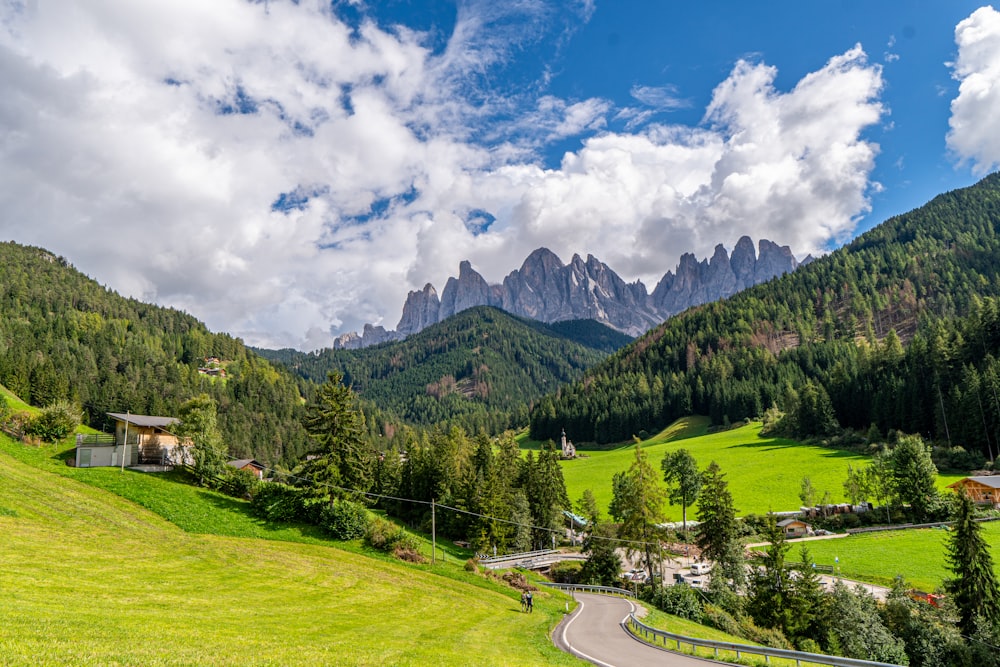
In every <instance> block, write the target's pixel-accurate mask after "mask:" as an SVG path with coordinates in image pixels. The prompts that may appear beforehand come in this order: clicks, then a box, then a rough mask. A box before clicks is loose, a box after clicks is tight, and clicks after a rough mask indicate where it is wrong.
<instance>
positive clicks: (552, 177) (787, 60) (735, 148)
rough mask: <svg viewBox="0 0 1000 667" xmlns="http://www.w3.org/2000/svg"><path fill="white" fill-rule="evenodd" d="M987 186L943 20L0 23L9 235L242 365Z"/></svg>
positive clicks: (772, 6)
mask: <svg viewBox="0 0 1000 667" xmlns="http://www.w3.org/2000/svg"><path fill="white" fill-rule="evenodd" d="M998 165H1000V12H998V11H997V10H995V9H994V8H993V7H991V6H989V5H983V4H982V3H979V2H964V1H962V0H948V1H944V0H940V1H933V2H931V1H923V0H897V1H889V0H885V1H883V2H866V1H864V0H829V1H825V0H816V1H815V2H802V1H801V0H794V1H786V0H769V1H768V2H763V3H751V2H746V1H745V0H742V1H740V2H727V1H716V2H702V3H672V2H648V1H646V0H613V1H612V0H564V1H561V2H560V1H555V0H552V1H550V0H505V1H503V2H497V1H496V0H457V1H455V0H452V1H438V0H427V1H424V2H418V1H416V0H410V1H407V0H382V1H380V2H366V1H364V0H341V1H336V0H335V1H334V2H332V3H331V2H318V1H313V0H299V1H298V2H292V1H290V0H264V1H256V2H251V1H247V0H212V1H211V2H204V0H143V1H142V2H135V0H83V1H80V0H0V240H10V241H16V242H18V243H22V244H27V245H35V246H41V247H44V248H46V249H48V250H50V251H52V252H54V253H56V254H57V255H61V256H63V257H65V258H66V259H67V260H68V261H69V262H71V263H72V264H73V265H74V266H75V267H76V268H78V269H79V270H81V271H82V272H84V273H85V274H87V275H88V276H90V277H92V278H94V279H95V280H97V281H98V282H100V283H101V284H103V285H106V286H107V287H109V288H111V289H114V290H116V291H117V292H119V293H120V294H123V295H126V296H131V297H135V298H138V299H142V300H144V301H148V302H152V303H157V304H161V305H165V306H171V307H175V308H179V309H182V310H185V311H187V312H189V313H191V314H193V315H195V316H196V317H198V318H199V319H201V320H202V321H204V322H205V323H206V324H207V325H208V326H209V328H210V329H212V330H214V331H225V332H228V333H230V334H232V335H235V336H239V337H241V338H243V340H244V341H245V342H247V343H248V344H251V345H255V346H260V347H268V348H281V347H295V348H298V349H302V350H313V349H317V348H322V347H329V346H330V345H332V341H333V337H334V336H335V335H337V334H341V333H345V332H350V331H359V330H360V329H361V327H362V326H363V325H364V324H365V323H373V324H378V325H382V326H385V327H386V328H387V329H394V328H395V327H396V324H397V322H398V321H399V317H400V314H401V310H402V305H403V303H404V301H405V299H406V296H407V293H408V292H409V291H411V290H419V289H421V288H422V287H423V286H424V285H425V284H426V283H428V282H429V283H431V284H433V285H435V286H436V287H437V289H438V291H439V293H440V291H441V290H442V289H443V287H444V284H445V281H446V280H447V278H448V277H449V276H453V275H457V274H458V265H459V263H460V262H461V261H462V260H469V261H470V262H471V264H472V266H473V268H475V269H476V270H477V271H478V272H479V273H480V274H482V275H483V277H485V278H486V279H487V281H489V282H491V283H499V282H501V281H502V279H503V277H504V276H505V275H507V274H508V273H510V272H511V271H513V270H514V269H516V268H518V267H519V266H520V265H521V263H522V262H523V261H524V259H525V258H526V257H527V256H528V254H530V253H531V252H532V251H533V250H535V249H537V248H540V247H546V248H549V249H550V250H552V251H553V252H555V253H556V254H557V255H559V256H560V257H561V258H562V259H563V261H564V262H568V261H569V260H570V259H571V258H572V256H573V255H574V254H579V255H581V256H582V257H586V256H587V255H588V254H592V255H594V256H595V257H597V258H598V259H600V260H602V261H603V262H605V263H607V264H608V265H609V266H610V267H611V268H612V269H613V270H614V271H615V272H616V273H618V274H619V275H620V276H622V277H623V278H624V279H626V280H628V281H633V280H642V281H643V283H644V284H645V285H646V287H647V289H649V290H652V289H653V287H654V286H655V285H656V282H657V281H658V280H659V279H660V278H661V277H662V276H663V275H664V273H666V272H667V271H670V270H674V269H675V268H676V266H677V262H678V259H679V257H680V255H681V254H683V253H685V252H693V253H695V255H697V256H698V257H700V258H704V257H709V256H711V254H712V250H713V248H714V247H715V246H716V245H717V244H720V243H721V244H723V245H724V246H725V247H726V248H727V249H728V250H732V248H733V247H734V246H735V243H736V241H737V240H738V239H739V238H740V237H741V236H743V235H748V236H750V237H751V238H752V239H754V240H755V241H756V240H759V239H761V238H766V239H769V240H771V241H774V242H776V243H778V244H779V245H788V246H790V248H791V249H792V252H793V253H794V254H795V255H796V256H797V257H799V258H800V259H801V258H803V257H805V256H806V255H807V254H813V255H819V254H822V253H825V252H829V251H831V250H834V249H836V248H837V247H840V246H841V245H843V244H844V243H845V242H847V241H849V240H851V239H852V238H854V237H855V236H857V235H858V234H860V233H862V232H864V231H865V230H867V229H870V228H871V227H873V226H875V225H877V224H879V223H880V222H882V221H884V220H886V219H888V218H890V217H892V216H894V215H898V214H901V213H905V212H906V211H908V210H911V209H913V208H916V207H918V206H921V205H922V204H924V203H926V202H927V201H929V200H930V199H931V198H933V197H934V196H935V195H937V194H940V193H942V192H945V191H948V190H952V189H955V188H959V187H965V186H968V185H971V184H973V183H975V182H976V181H977V180H979V179H980V178H982V177H983V176H985V175H986V174H988V173H990V172H991V171H993V170H995V169H996V168H997V167H998Z"/></svg>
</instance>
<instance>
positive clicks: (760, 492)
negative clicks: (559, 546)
mask: <svg viewBox="0 0 1000 667" xmlns="http://www.w3.org/2000/svg"><path fill="white" fill-rule="evenodd" d="M760 428H761V425H760V423H752V424H748V425H744V426H740V427H738V428H733V429H730V430H728V431H719V432H716V433H708V432H707V430H708V420H707V419H705V418H702V417H688V418H684V419H681V420H679V421H677V422H675V423H674V424H672V425H671V426H670V427H668V428H667V429H665V430H664V431H663V432H662V433H659V434H657V435H655V436H653V437H652V438H650V439H649V440H646V441H643V442H642V443H641V445H642V447H643V449H644V450H645V451H646V454H647V455H648V456H649V461H650V463H651V464H652V465H653V466H654V468H655V469H656V470H657V472H659V470H660V461H662V460H663V457H664V455H665V454H667V453H668V452H673V451H676V450H678V449H687V450H688V451H690V452H691V454H692V455H693V456H694V458H695V460H697V462H698V466H699V468H701V469H704V468H706V467H707V466H708V465H709V463H711V462H712V461H715V462H716V463H718V464H719V466H720V467H721V468H722V472H723V473H724V474H725V475H726V480H727V481H728V482H729V490H730V492H731V493H732V494H733V499H734V501H735V504H736V508H737V513H738V514H741V515H742V514H751V513H755V514H765V513H767V512H772V511H773V512H782V511H790V510H797V509H798V508H799V506H800V505H801V504H802V501H801V500H800V499H799V491H800V490H801V484H802V478H803V477H805V476H808V477H809V478H810V480H811V481H812V485H813V488H815V489H816V490H817V491H818V495H819V497H822V495H823V493H824V492H825V491H829V492H830V498H831V500H832V502H845V498H844V489H843V483H844V479H845V478H846V477H847V466H848V465H849V464H850V465H852V466H855V467H857V466H859V465H864V464H865V463H867V462H868V460H869V457H867V456H864V455H862V454H858V453H855V452H849V451H843V450H837V449H829V448H825V447H819V446H816V445H806V444H802V443H799V442H795V441H793V440H786V439H784V438H765V437H761V436H760ZM578 453H580V454H583V455H584V457H583V458H578V459H575V460H572V461H563V462H562V467H563V476H564V478H565V480H566V490H567V492H568V493H569V497H570V500H572V501H576V500H577V499H578V498H579V497H580V496H581V494H582V493H583V491H584V490H585V489H590V490H591V491H593V493H594V496H595V497H596V499H597V502H598V505H599V506H600V507H601V508H602V509H605V510H606V509H607V507H608V504H609V503H610V502H611V478H612V476H613V475H614V474H615V473H616V472H619V471H623V470H627V469H628V467H629V465H631V463H632V461H634V460H635V452H634V449H633V445H624V446H621V447H618V448H616V449H609V450H601V451H583V452H580V451H578ZM957 479H961V476H960V475H942V476H940V477H939V478H938V486H939V487H940V488H944V486H946V485H947V484H950V483H951V482H953V481H955V480H957ZM667 514H668V516H669V520H670V521H680V519H681V508H680V506H668V507H667ZM688 518H689V519H691V518H694V511H693V510H691V509H689V510H688Z"/></svg>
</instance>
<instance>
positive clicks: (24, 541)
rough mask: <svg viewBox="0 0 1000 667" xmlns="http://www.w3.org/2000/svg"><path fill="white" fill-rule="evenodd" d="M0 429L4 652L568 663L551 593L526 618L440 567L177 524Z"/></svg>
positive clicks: (68, 657)
mask: <svg viewBox="0 0 1000 667" xmlns="http://www.w3.org/2000/svg"><path fill="white" fill-rule="evenodd" d="M2 440H3V442H2V445H3V446H2V448H0V449H2V450H4V451H0V534H3V535H4V540H3V547H2V549H0V655H3V656H4V660H5V664H74V665H81V664H102V665H114V664H129V665H133V664H158V665H173V664H216V665H223V664H240V665H244V664H258V665H263V664H281V665H291V664H310V665H314V664H344V665H381V664H393V665H423V664H437V665H449V664H452V665H466V664H471V663H481V664H510V665H519V664H578V663H577V662H576V661H575V660H574V659H572V658H570V657H569V656H566V655H564V654H562V653H559V652H558V651H557V650H556V649H555V648H554V647H553V646H552V645H551V642H550V641H549V640H548V637H547V631H548V630H549V629H550V628H551V627H552V626H553V625H554V623H555V622H556V621H557V620H558V618H559V617H560V616H561V611H562V607H563V604H564V603H563V601H562V599H561V598H557V597H555V596H552V595H550V594H547V593H542V594H540V595H539V596H538V599H539V604H538V605H537V608H536V613H535V614H534V615H531V616H528V615H525V614H521V613H519V606H518V604H517V601H516V595H515V593H514V592H513V591H510V590H509V589H503V588H501V587H499V586H495V585H490V584H488V583H486V582H483V581H482V580H480V582H475V583H472V582H469V583H467V582H463V581H461V580H460V579H461V578H462V577H463V576H465V577H467V578H468V577H469V575H465V574H464V573H461V572H457V573H456V572H443V570H444V569H445V568H447V569H449V570H454V569H455V568H454V567H450V566H440V565H439V566H438V567H437V569H432V568H430V567H429V566H426V567H413V566H406V565H403V564H398V563H395V562H386V561H383V560H379V559H375V558H371V557H367V556H365V555H361V554H358V553H351V552H347V551H344V550H342V549H337V548H332V547H329V546H323V545H320V544H318V543H317V544H302V543H290V542H283V541H275V540H264V539H241V538H234V537H222V536H218V535H204V534H195V533H191V532H185V531H183V530H181V529H180V528H178V527H177V526H175V525H174V524H172V523H170V522H168V521H166V520H165V519H163V518H162V517H160V516H158V515H156V514H154V513H152V512H149V511H147V510H145V509H143V508H141V507H139V506H138V505H136V504H134V503H132V502H130V501H128V500H125V499H123V498H120V497H117V496H115V495H113V494H111V493H108V492H106V491H104V490H101V489H98V488H95V487H93V486H90V485H88V484H81V483H78V482H76V481H74V480H72V479H67V478H66V477H64V476H61V475H56V474H53V473H51V472H46V471H43V470H39V469H38V468H36V467H34V466H31V465H28V464H27V463H25V462H22V461H19V460H17V459H16V458H14V457H12V456H11V455H10V454H9V453H7V452H10V451H16V450H17V448H21V447H22V446H21V445H20V444H18V443H12V442H10V441H9V440H6V439H2ZM25 451H29V452H30V451H31V450H29V449H25ZM67 470H71V469H68V468H67ZM74 472H76V473H86V472H88V471H86V470H79V471H74ZM91 472H99V473H100V474H105V475H106V474H109V473H111V472H113V471H111V470H110V469H107V470H101V471H97V470H92V471H91ZM121 475H122V473H119V476H121ZM124 475H125V476H128V475H129V473H125V474H124ZM146 479H155V478H152V477H146ZM133 486H141V484H140V483H139V482H136V483H134V484H133ZM147 493H148V495H150V496H155V495H157V494H156V493H155V492H147ZM164 502H167V501H164ZM171 502H180V501H171ZM189 502H190V500H189V499H185V500H184V501H183V502H181V504H182V505H183V504H186V503H189ZM198 502H200V504H201V505H203V506H205V508H206V509H205V514H207V515H211V514H214V513H216V512H220V511H221V512H229V513H231V509H227V508H224V507H220V506H218V505H217V504H215V503H213V502H212V500H211V499H210V498H201V499H196V504H195V505H191V507H196V506H197V503H198ZM229 530H230V531H232V532H236V529H233V528H230V529H229ZM276 536H277V535H276ZM314 539H315V541H316V542H318V541H319V540H318V538H311V537H310V536H308V535H304V536H303V541H314ZM442 574H445V575H446V576H442Z"/></svg>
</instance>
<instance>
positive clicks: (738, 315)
mask: <svg viewBox="0 0 1000 667" xmlns="http://www.w3.org/2000/svg"><path fill="white" fill-rule="evenodd" d="M998 229H1000V175H997V174H994V175H991V176H989V177H987V178H985V179H983V180H982V181H981V182H979V183H978V184H976V185H975V186H973V187H970V188H965V189H962V190H956V191H954V192H950V193H946V194H943V195H940V196H938V197H936V198H935V199H934V200H932V201H931V202H930V203H928V204H927V205H925V206H924V207H922V208H920V209H917V210H915V211H912V212H910V213H907V214H905V215H901V216H897V217H895V218H892V219H890V220H888V221H887V222H885V223H883V224H882V225H880V226H879V227H877V228H875V229H873V230H871V231H870V232H868V233H866V234H864V235H862V236H860V237H859V238H858V239H856V240H855V241H854V242H853V243H851V244H849V245H848V246H845V247H844V248H841V249H840V250H837V251H836V252H833V253H831V254H830V255H828V256H826V257H823V258H821V259H819V260H817V261H815V262H813V263H811V264H809V265H808V266H805V267H802V268H800V269H799V270H798V271H796V272H795V273H793V274H788V275H785V276H783V277H781V278H778V279H776V280H773V281H771V282H770V283H767V284H765V285H760V286H757V287H753V288H750V289H748V290H746V291H744V292H742V293H740V294H737V295H735V296H733V297H731V298H730V299H728V300H726V301H722V302H716V303H713V304H709V305H706V306H702V307H698V308H693V309H691V310H689V311H686V312H685V313H683V314H681V315H679V316H677V317H674V318H672V319H670V320H669V321H667V322H665V323H664V324H663V325H661V326H659V327H657V328H656V329H654V330H653V331H651V332H650V333H648V334H647V335H646V336H644V337H642V338H641V339H639V340H637V341H635V342H634V343H633V344H631V345H630V346H628V347H627V348H625V349H623V350H622V351H621V352H619V353H618V354H616V355H614V356H613V357H611V358H610V359H608V360H607V361H606V362H604V363H602V364H600V365H599V366H597V367H595V368H594V369H592V370H590V371H589V372H588V373H587V375H586V376H585V377H584V378H583V379H582V380H580V381H578V382H576V383H574V384H573V385H572V386H569V387H566V388H563V389H561V390H560V391H559V392H557V393H556V394H553V395H551V396H549V397H546V398H545V399H543V400H542V401H541V402H540V403H539V404H538V406H537V407H536V409H535V410H534V411H533V413H532V416H531V430H532V437H535V438H539V439H545V438H552V437H556V436H557V434H558V433H559V431H560V430H561V429H562V428H566V430H567V431H569V432H572V433H573V434H574V437H575V439H576V440H577V441H578V442H580V441H597V442H609V441H618V440H624V439H627V438H629V437H631V436H632V435H633V434H635V433H638V432H639V431H640V430H643V429H647V430H650V431H652V430H653V429H656V428H658V427H661V426H663V425H665V424H668V423H670V422H671V421H673V420H674V419H676V418H677V417H679V416H682V415H686V414H692V413H695V414H708V415H710V416H711V417H712V420H713V421H714V422H715V423H718V424H721V423H724V422H725V421H736V420H740V419H744V418H746V417H754V416H759V415H762V414H763V413H764V411H765V410H767V409H768V408H769V407H770V406H772V405H774V404H777V405H778V406H779V407H781V408H782V409H790V408H791V407H792V406H793V405H794V404H795V402H796V401H797V400H798V397H799V394H800V392H802V391H804V390H806V391H807V392H810V393H817V392H818V393H819V394H820V396H821V400H825V399H824V398H823V396H824V395H828V396H829V399H830V403H831V404H832V407H833V410H834V413H835V416H836V419H837V420H838V421H839V423H840V424H841V425H842V426H851V427H855V428H858V429H865V428H868V427H869V426H870V425H871V424H872V423H874V424H875V425H876V426H877V427H878V428H879V429H880V430H881V431H882V432H883V433H884V432H885V431H886V430H888V429H890V428H894V429H899V430H902V431H906V432H918V433H921V434H923V435H925V436H927V437H930V438H933V439H937V440H940V441H944V442H951V444H953V445H964V446H966V447H967V448H971V449H974V450H978V451H981V452H982V454H983V455H984V456H988V457H989V458H991V459H992V458H993V457H994V456H995V455H996V451H997V444H998V443H997V440H996V438H997V433H998V428H1000V399H998V395H1000V379H998V376H1000V365H998V362H997V357H1000V314H998V304H997V301H996V298H997V297H998V296H1000V236H998ZM903 345H905V346H906V347H905V350H904V347H903ZM807 388H808V389H807Z"/></svg>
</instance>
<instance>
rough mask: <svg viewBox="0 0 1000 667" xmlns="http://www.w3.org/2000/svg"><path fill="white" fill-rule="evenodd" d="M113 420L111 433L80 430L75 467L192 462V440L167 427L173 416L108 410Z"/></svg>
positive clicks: (77, 438)
mask: <svg viewBox="0 0 1000 667" xmlns="http://www.w3.org/2000/svg"><path fill="white" fill-rule="evenodd" d="M107 414H108V416H109V417H111V418H112V419H113V420H114V422H115V432H114V434H113V435H111V434H107V433H99V434H96V435H87V434H80V435H78V436H77V437H76V467H78V468H94V467H97V466H120V465H123V459H124V465H126V466H133V465H138V464H141V463H154V464H159V465H179V464H185V463H186V464H191V463H193V462H194V456H193V455H192V453H191V441H190V439H187V438H184V439H182V438H179V437H178V436H176V435H174V434H173V433H171V432H170V428H171V427H172V426H173V425H175V424H178V423H180V420H179V419H177V418H176V417H154V416H148V415H133V414H127V413H126V414H122V413H119V412H109V413H107Z"/></svg>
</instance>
